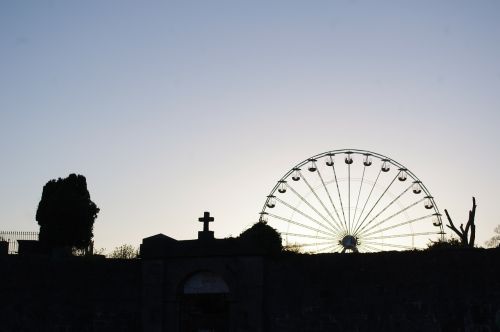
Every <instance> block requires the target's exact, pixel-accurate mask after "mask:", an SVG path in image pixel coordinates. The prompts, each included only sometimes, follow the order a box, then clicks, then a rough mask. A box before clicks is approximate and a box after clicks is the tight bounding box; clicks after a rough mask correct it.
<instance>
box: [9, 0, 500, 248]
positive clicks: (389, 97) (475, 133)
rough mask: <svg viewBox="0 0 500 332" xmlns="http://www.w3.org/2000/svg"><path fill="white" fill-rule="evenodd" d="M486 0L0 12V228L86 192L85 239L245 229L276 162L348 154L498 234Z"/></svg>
mask: <svg viewBox="0 0 500 332" xmlns="http://www.w3.org/2000/svg"><path fill="white" fill-rule="evenodd" d="M499 128H500V2H499V1H485V0H477V1H456V0H453V1H444V0H443V1H435V0H433V1H361V0H359V1H290V0H287V1H217V0H214V1H141V2H139V1H41V0H37V1H7V0H6V1H1V2H0V154H1V156H2V158H1V163H0V202H1V204H0V230H3V231H13V230H16V231H37V230H38V228H39V227H38V225H37V222H36V220H35V213H36V209H37V206H38V202H39V201H40V198H41V193H42V188H43V186H44V184H45V183H46V182H47V181H49V180H51V179H55V178H59V177H66V176H67V175H69V174H70V173H78V174H83V175H85V176H86V178H87V182H88V188H89V192H90V194H91V198H92V200H93V201H94V202H95V203H96V204H97V205H98V206H99V207H100V209H101V212H100V213H99V216H98V218H97V219H96V222H95V227H94V234H95V237H94V238H95V245H96V247H99V248H106V250H108V251H109V250H110V249H112V248H114V247H116V246H118V245H121V244H124V243H130V244H133V245H135V246H137V245H139V243H140V242H141V240H142V238H144V237H147V236H151V235H154V234H157V233H163V234H166V235H169V236H171V237H174V238H176V239H191V238H196V236H197V231H198V230H200V229H201V228H202V225H201V223H199V222H198V217H200V216H202V215H203V212H204V211H210V212H211V214H212V215H213V216H214V217H215V222H214V223H212V224H211V225H210V227H211V229H213V230H214V231H215V236H216V237H219V238H222V237H226V236H230V235H231V236H237V235H238V234H239V233H241V232H242V231H243V230H244V229H246V228H248V227H249V226H250V225H252V224H253V223H254V222H256V221H257V220H258V213H259V211H260V210H261V209H262V206H263V204H264V201H265V198H266V196H267V195H268V194H269V192H270V191H271V189H272V188H273V186H274V184H275V183H276V181H278V180H279V179H280V178H281V177H282V176H283V175H284V174H285V173H286V172H287V171H288V170H289V169H290V168H292V167H293V166H294V165H296V164H297V163H299V162H300V161H302V160H304V159H307V158H308V157H310V156H313V155H315V154H318V153H321V152H325V151H329V150H336V149H343V148H357V149H364V150H370V151H374V152H377V153H380V154H383V155H386V156H389V157H391V158H393V159H394V160H396V161H398V162H399V163H401V164H403V165H405V166H406V167H408V168H409V169H411V170H412V171H413V173H415V174H416V175H417V176H418V177H419V178H420V179H421V180H422V181H423V183H425V185H426V186H427V188H428V189H429V190H430V192H431V193H432V195H433V196H434V197H435V200H436V203H437V205H438V207H439V209H440V210H444V209H445V208H446V209H448V210H449V212H450V214H451V215H452V217H453V218H454V221H455V223H461V222H465V221H466V219H467V212H468V210H469V209H470V208H471V205H472V200H471V197H472V196H475V197H476V198H477V205H478V206H477V215H476V224H477V236H476V237H477V242H478V243H479V244H483V243H484V241H486V240H487V239H489V238H490V237H491V236H493V229H494V228H495V226H496V225H498V224H500V212H499V209H498V188H500V172H499V171H498V165H500V155H499V153H498V152H499V149H498V142H499V141H500V130H499Z"/></svg>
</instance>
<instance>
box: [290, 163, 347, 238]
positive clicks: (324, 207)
mask: <svg viewBox="0 0 500 332" xmlns="http://www.w3.org/2000/svg"><path fill="white" fill-rule="evenodd" d="M317 171H318V170H316V172H317ZM299 174H300V177H301V178H302V179H303V180H304V183H305V184H306V185H307V186H308V187H309V190H311V192H312V193H313V195H314V197H316V199H317V200H318V202H319V204H320V205H321V206H322V207H323V209H325V211H326V213H327V214H328V215H329V216H330V218H332V220H333V221H334V222H335V223H336V221H335V218H333V216H332V215H331V213H330V211H328V209H327V207H326V206H325V204H324V203H323V201H322V200H321V199H320V198H319V196H318V194H317V193H316V190H314V188H313V187H312V186H311V185H310V184H309V181H307V179H306V178H305V176H303V175H302V172H300V171H299ZM289 187H290V186H289ZM316 213H318V214H319V212H316ZM319 215H320V216H321V217H322V218H323V219H324V220H325V221H326V222H328V224H329V225H330V226H332V227H333V228H335V229H336V230H337V231H339V232H340V229H338V228H337V227H336V226H334V225H333V224H332V223H331V222H330V221H328V220H327V219H326V218H325V217H323V215H321V214H319Z"/></svg>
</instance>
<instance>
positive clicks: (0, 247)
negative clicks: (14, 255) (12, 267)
mask: <svg viewBox="0 0 500 332" xmlns="http://www.w3.org/2000/svg"><path fill="white" fill-rule="evenodd" d="M8 254H9V242H7V241H0V256H7V255H8Z"/></svg>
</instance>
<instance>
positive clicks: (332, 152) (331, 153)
mask: <svg viewBox="0 0 500 332" xmlns="http://www.w3.org/2000/svg"><path fill="white" fill-rule="evenodd" d="M339 154H345V155H348V156H350V155H351V154H357V155H363V156H368V157H374V158H377V159H379V160H380V161H382V162H388V163H389V164H391V165H393V166H395V167H396V168H397V169H398V171H404V172H405V173H406V174H407V175H408V177H410V178H411V179H412V180H413V183H418V185H419V187H420V188H421V190H422V192H423V193H424V198H426V199H428V200H429V201H430V202H431V204H432V209H433V210H434V213H433V214H432V215H434V216H435V217H436V218H437V220H438V222H439V225H434V226H436V227H439V229H440V232H437V233H433V234H439V235H440V238H441V239H443V238H444V234H445V233H444V227H443V223H442V218H441V216H442V215H441V213H440V211H439V207H438V205H437V204H436V202H435V199H434V197H433V196H432V194H431V193H430V191H429V189H428V188H427V187H426V186H425V184H424V183H423V182H422V181H421V180H420V178H419V177H417V176H416V175H415V173H413V172H412V171H411V170H410V169H409V168H407V167H406V166H404V165H403V164H401V163H399V162H398V161H396V160H394V159H393V158H390V157H388V156H386V155H383V154H380V153H377V152H373V151H369V150H363V149H352V148H345V149H335V150H329V151H325V152H322V153H318V154H316V155H313V156H311V157H309V158H306V159H304V160H302V161H301V162H299V163H297V164H296V165H295V166H293V167H292V168H291V169H289V170H288V171H287V172H286V173H285V174H284V175H283V176H282V177H281V178H280V179H279V180H278V181H277V182H276V184H275V185H274V187H273V188H272V190H271V191H270V194H269V195H268V196H267V198H266V200H265V202H264V205H263V207H262V209H261V212H260V215H261V216H262V215H266V214H268V212H266V210H267V209H268V208H269V205H268V203H269V200H270V199H272V198H275V197H276V196H274V194H275V193H276V191H277V190H278V188H279V186H280V184H283V183H286V182H287V181H286V179H287V178H289V177H290V176H291V175H292V173H293V172H294V171H297V170H298V171H299V172H300V170H301V169H302V167H303V166H304V165H306V164H307V163H311V162H314V163H315V162H316V161H318V160H319V159H321V158H324V157H328V156H332V157H333V156H335V155H339ZM351 162H352V161H351ZM346 163H347V160H346ZM365 166H366V165H365ZM337 183H338V181H337ZM259 220H260V219H259ZM348 235H350V234H348Z"/></svg>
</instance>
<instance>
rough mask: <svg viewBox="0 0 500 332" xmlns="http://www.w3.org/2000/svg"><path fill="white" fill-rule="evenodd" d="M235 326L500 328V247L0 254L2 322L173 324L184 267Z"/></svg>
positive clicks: (84, 326) (77, 327)
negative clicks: (202, 274)
mask: <svg viewBox="0 0 500 332" xmlns="http://www.w3.org/2000/svg"><path fill="white" fill-rule="evenodd" d="M205 270H209V271H213V272H214V273H217V274H218V275H220V276H221V277H222V278H223V279H224V280H225V281H226V282H227V284H228V285H229V288H230V301H231V309H230V315H231V317H230V320H231V322H230V325H229V326H231V327H232V328H231V330H233V331H273V332H274V331H500V327H499V326H500V249H494V250H464V251H462V250H450V251H434V252H404V253H397V252H392V253H379V254H358V255H341V254H324V255H295V254H285V255H281V256H259V255H256V256H249V255H241V254H238V255H234V256H231V255H225V256H210V255H204V256H203V257H192V256H189V257H182V256H179V257H165V258H163V259H161V258H154V259H143V260H140V259H137V260H115V259H104V258H101V259H88V258H80V257H73V258H71V257H69V258H59V259H56V258H49V257H43V256H32V257H28V256H25V257H23V256H18V255H10V256H3V257H0V331H116V330H119V331H141V330H142V331H176V330H177V328H178V310H179V308H178V306H177V304H178V295H179V289H180V287H182V283H183V282H184V280H186V278H187V277H189V276H190V275H192V274H193V273H196V272H198V271H205Z"/></svg>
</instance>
